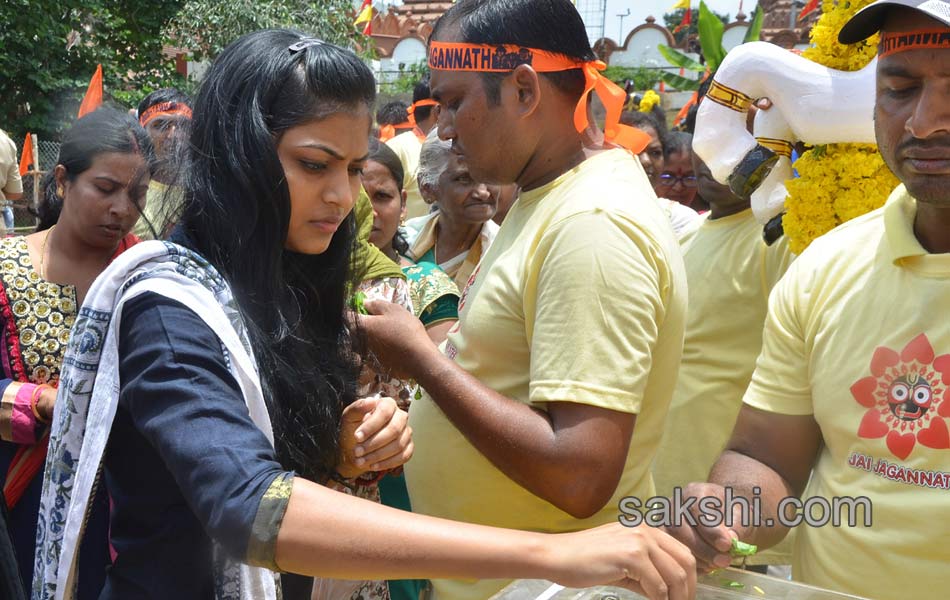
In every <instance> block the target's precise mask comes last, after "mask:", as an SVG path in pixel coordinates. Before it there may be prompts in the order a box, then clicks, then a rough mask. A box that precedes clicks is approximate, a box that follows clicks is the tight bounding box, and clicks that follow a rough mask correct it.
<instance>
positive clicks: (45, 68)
mask: <svg viewBox="0 0 950 600" xmlns="http://www.w3.org/2000/svg"><path fill="white" fill-rule="evenodd" d="M182 3H183V0H153V1H150V2H141V1H140V0H3V1H2V2H0V23H3V26H2V27H0V127H3V128H4V129H6V130H7V131H9V132H11V134H12V135H14V136H15V137H16V139H19V138H22V136H23V135H24V134H25V132H26V131H31V132H33V133H36V134H38V135H40V136H41V137H42V138H46V139H56V138H57V137H58V134H59V132H60V131H62V130H63V129H64V128H66V127H68V125H69V123H71V122H72V121H73V120H74V119H75V118H76V112H77V111H78V108H79V103H80V101H81V100H82V96H83V94H84V93H85V90H86V86H87V85H88V84H89V79H90V77H92V74H93V72H94V71H95V68H96V64H97V63H101V64H102V70H103V85H104V89H105V95H106V97H107V98H109V97H111V99H113V100H115V101H117V102H120V103H122V104H125V105H129V106H131V105H133V104H134V103H136V102H138V100H139V99H140V98H141V97H142V96H144V94H146V93H148V92H149V91H152V90H153V89H156V88H158V87H162V86H167V85H182V84H183V83H184V80H183V78H181V77H180V76H179V75H177V73H176V72H175V63H174V59H173V58H167V57H165V56H164V55H163V54H162V47H163V44H162V37H161V32H162V29H163V28H164V27H165V25H166V23H167V21H168V20H169V18H171V16H172V15H174V14H175V13H176V12H177V11H178V10H179V8H180V7H181V5H182Z"/></svg>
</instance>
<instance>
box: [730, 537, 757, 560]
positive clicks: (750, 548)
mask: <svg viewBox="0 0 950 600" xmlns="http://www.w3.org/2000/svg"><path fill="white" fill-rule="evenodd" d="M758 550H759V549H758V548H757V547H756V545H755V544H747V543H745V542H740V541H739V539H738V538H732V550H731V551H730V554H732V556H752V555H753V554H755V553H756V552H758Z"/></svg>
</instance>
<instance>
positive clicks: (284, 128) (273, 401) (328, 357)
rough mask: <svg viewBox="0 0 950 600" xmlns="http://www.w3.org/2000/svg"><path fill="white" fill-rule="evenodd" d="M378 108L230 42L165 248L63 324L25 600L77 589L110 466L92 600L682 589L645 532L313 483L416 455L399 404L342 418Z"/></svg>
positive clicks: (360, 69) (209, 90)
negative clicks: (405, 503)
mask: <svg viewBox="0 0 950 600" xmlns="http://www.w3.org/2000/svg"><path fill="white" fill-rule="evenodd" d="M374 91H375V82H374V81H373V77H372V73H371V72H370V71H369V69H368V68H367V67H366V66H365V65H364V64H363V63H362V62H361V61H360V60H359V59H358V58H357V57H356V55H354V54H353V53H352V52H349V51H347V50H343V49H341V48H338V47H335V46H332V45H330V44H327V43H324V42H321V41H319V40H315V39H311V38H307V37H305V36H303V35H301V34H300V33H296V32H293V31H287V30H268V31H260V32H256V33H253V34H250V35H248V36H245V37H244V38H241V39H240V40H238V41H236V42H235V43H234V44H232V45H231V46H230V47H228V48H227V49H226V50H225V51H224V52H223V53H222V55H221V56H220V57H219V58H218V60H217V61H216V62H215V64H214V65H213V66H212V67H211V69H210V70H209V72H208V75H207V78H206V80H205V81H204V83H203V86H202V89H201V91H200V93H199V94H198V97H197V99H196V102H195V107H194V120H193V128H192V134H191V147H192V155H191V158H190V164H189V165H188V167H187V173H188V177H187V179H186V180H185V182H184V190H185V210H184V213H183V215H182V217H181V220H180V231H179V234H178V235H177V237H175V238H174V239H175V242H176V243H171V242H157V241H151V242H145V243H143V244H140V245H138V246H136V247H135V248H133V249H132V250H131V251H129V252H127V253H125V254H124V255H123V256H122V257H120V259H119V260H117V261H116V262H115V263H113V265H112V267H111V268H110V269H109V270H108V271H107V272H106V273H104V274H103V275H102V276H101V277H100V278H99V279H98V280H97V281H96V284H95V285H94V286H93V287H92V289H91V290H90V292H89V295H88V297H87V301H86V304H85V306H84V307H83V312H82V315H81V316H80V318H79V319H78V320H77V323H76V327H75V329H74V333H73V338H72V342H71V346H70V350H69V353H68V356H67V366H66V368H65V369H64V373H63V386H62V388H61V389H62V390H63V391H62V393H60V395H59V397H58V398H57V405H56V419H55V423H54V427H53V433H52V438H51V451H50V458H49V461H48V463H47V469H46V472H45V485H44V494H43V506H42V514H41V525H40V531H39V543H40V548H39V549H38V552H37V575H36V579H35V581H34V598H54V597H55V598H66V597H71V590H72V586H73V585H74V584H75V581H76V580H77V578H79V579H82V577H83V576H84V574H83V573H82V572H81V570H80V571H77V569H76V568H75V559H76V545H77V543H78V541H79V540H80V539H81V537H82V533H83V523H84V514H85V507H86V505H87V501H88V498H89V497H90V496H91V494H92V492H93V490H94V489H95V488H96V487H97V484H98V483H101V482H100V481H99V478H98V477H97V472H98V470H99V466H100V464H102V463H103V462H104V477H103V478H102V481H103V482H104V483H105V485H106V486H107V487H108V490H109V492H110V494H111V497H112V499H113V502H114V508H113V511H112V522H111V525H112V527H111V539H112V543H113V545H114V546H115V550H116V552H117V557H116V560H115V562H114V564H113V566H112V568H111V569H110V571H109V573H108V579H107V582H106V587H105V589H104V591H103V593H102V595H101V598H102V599H103V600H111V599H113V598H123V599H127V598H145V597H150V598H179V599H192V598H195V599H197V598H235V599H236V598H275V597H276V595H277V589H276V585H275V580H274V573H273V572H274V571H278V570H282V571H288V572H296V573H301V574H306V575H319V576H323V577H336V578H342V579H371V578H408V577H414V576H422V577H430V576H435V577H466V578H487V577H544V578H550V579H555V580H558V581H561V582H564V583H567V584H573V585H591V584H596V583H604V582H621V583H623V584H625V585H629V586H631V587H635V588H637V589H639V586H642V587H643V588H646V589H650V590H652V592H651V593H652V595H654V596H655V597H666V595H665V593H662V594H661V593H658V592H657V590H658V589H659V588H657V587H656V583H657V581H658V580H660V574H659V573H658V571H659V572H663V573H664V574H665V575H666V577H670V575H669V572H670V571H671V570H675V571H677V572H678V575H679V576H681V577H682V578H683V579H684V580H687V581H694V578H692V577H693V576H692V575H691V574H690V573H688V572H687V571H681V567H680V565H683V564H691V563H689V561H690V560H691V559H690V557H689V555H688V553H684V551H683V548H682V546H680V545H679V544H677V543H673V540H672V538H669V537H668V536H666V535H665V534H662V533H660V532H658V531H656V530H652V529H650V528H647V527H640V528H633V529H627V528H624V527H622V526H621V525H619V524H617V523H615V524H613V525H611V526H607V527H602V528H599V529H595V530H591V531H587V532H581V533H573V534H566V535H560V536H547V535H542V534H536V533H530V532H516V531H508V530H504V529H497V528H487V527H482V526H478V525H468V524H461V523H453V522H450V521H445V520H440V519H435V518H428V517H422V516H418V515H413V514H410V513H405V512H402V511H398V510H395V509H392V508H388V507H385V506H380V505H377V504H374V503H371V502H367V501H365V500H362V499H359V498H353V497H350V496H347V495H344V494H341V493H338V492H334V491H332V490H330V489H328V488H327V487H324V486H322V485H319V484H318V483H314V482H321V481H325V480H327V479H328V478H334V477H336V474H337V473H338V471H339V470H340V468H341V465H342V466H343V467H344V470H351V469H352V467H358V468H360V469H364V470H370V469H372V470H385V469H388V468H391V467H393V466H395V465H398V464H401V463H402V462H404V461H405V460H407V458H408V457H409V456H410V455H411V453H412V444H411V439H410V438H411V432H410V430H409V429H408V427H407V425H406V419H405V416H404V413H402V412H401V411H398V410H396V407H395V404H394V402H393V401H392V400H386V399H381V400H357V401H355V402H351V401H352V400H353V393H352V391H351V390H352V389H353V386H354V383H355V379H356V370H357V367H358V365H356V364H355V362H356V361H355V359H354V358H353V357H354V356H355V353H354V352H353V350H352V348H353V343H352V340H351V337H352V336H351V334H350V333H349V332H348V331H347V327H346V318H345V312H346V309H345V289H346V287H347V280H348V276H349V275H348V273H349V268H350V248H351V245H352V240H353V235H354V231H355V229H354V219H353V216H352V213H351V209H352V206H353V203H354V199H355V198H356V196H357V192H358V188H359V175H360V169H361V168H362V166H363V164H364V162H365V160H366V155H367V136H368V135H369V131H370V123H371V113H370V107H371V105H372V103H373V100H374V95H375V94H374ZM352 441H355V442H356V443H355V445H353V446H352V447H351V445H350V443H351V442H352ZM342 448H345V449H347V451H346V452H343V453H341V449H342ZM341 454H342V457H341ZM674 557H676V558H675V559H674ZM251 565H254V566H251ZM637 582H639V583H637ZM660 583H662V581H660ZM678 589H679V590H686V589H687V587H683V588H678ZM688 589H690V590H691V589H692V585H690V586H689V588H688ZM678 594H679V592H678ZM685 595H686V594H685V593H682V594H680V595H677V596H674V597H677V598H679V597H685Z"/></svg>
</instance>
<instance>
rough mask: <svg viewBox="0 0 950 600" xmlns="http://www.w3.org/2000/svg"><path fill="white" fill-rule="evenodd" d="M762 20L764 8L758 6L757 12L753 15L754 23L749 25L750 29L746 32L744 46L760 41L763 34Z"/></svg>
mask: <svg viewBox="0 0 950 600" xmlns="http://www.w3.org/2000/svg"><path fill="white" fill-rule="evenodd" d="M762 19H763V13H762V7H761V6H756V7H755V12H753V13H752V23H751V24H750V25H749V29H747V30H746V32H745V37H744V38H743V39H742V43H743V44H747V43H749V42H757V41H759V37H760V36H761V34H762Z"/></svg>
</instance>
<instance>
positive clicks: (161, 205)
mask: <svg viewBox="0 0 950 600" xmlns="http://www.w3.org/2000/svg"><path fill="white" fill-rule="evenodd" d="M184 201H185V198H184V194H183V192H182V189H181V188H180V187H178V186H168V185H165V184H164V183H162V182H160V181H157V180H155V179H152V180H151V181H150V182H149V184H148V192H146V194H145V207H144V208H143V210H142V216H140V217H139V220H138V221H136V222H135V227H133V228H132V233H133V234H135V235H136V236H138V237H139V239H142V240H152V239H162V238H163V234H166V233H168V232H169V231H170V230H171V228H172V227H173V226H174V225H175V223H176V222H177V219H178V218H179V217H180V214H179V213H180V212H181V209H182V204H183V203H184ZM153 230H155V232H156V233H157V234H158V238H156V237H155V236H154V235H153V234H152V231H153Z"/></svg>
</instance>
